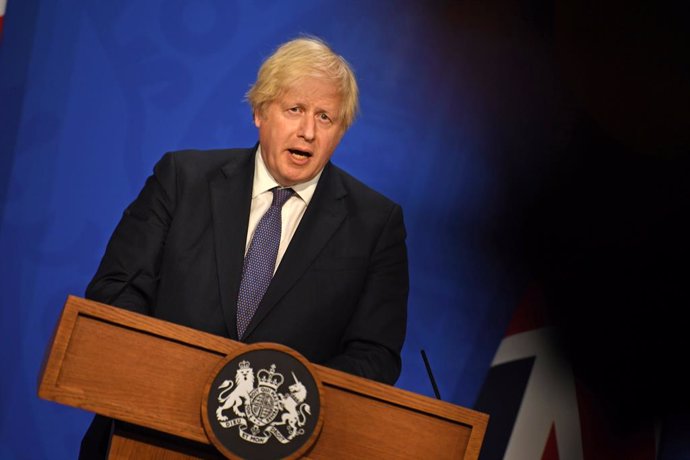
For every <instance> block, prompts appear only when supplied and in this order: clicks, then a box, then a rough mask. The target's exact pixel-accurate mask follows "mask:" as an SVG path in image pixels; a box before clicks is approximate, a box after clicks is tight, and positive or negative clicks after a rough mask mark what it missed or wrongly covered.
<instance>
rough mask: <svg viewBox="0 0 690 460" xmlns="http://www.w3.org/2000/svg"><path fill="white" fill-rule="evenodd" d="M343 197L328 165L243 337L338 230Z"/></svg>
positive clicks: (342, 189) (343, 209)
mask: <svg viewBox="0 0 690 460" xmlns="http://www.w3.org/2000/svg"><path fill="white" fill-rule="evenodd" d="M346 194H347V192H346V190H345V188H344V187H343V185H342V182H341V181H340V177H339V176H338V175H337V173H336V172H335V171H334V170H333V167H332V166H331V164H330V163H328V164H327V165H326V167H325V168H324V170H323V173H322V174H321V178H320V179H319V184H318V186H317V188H316V191H315V192H314V196H313V197H312V200H311V202H310V203H309V206H308V207H307V210H306V211H305V213H304V216H303V217H302V220H301V222H300V224H299V226H298V227H297V230H296V231H295V234H294V236H293V237H292V240H291V241H290V245H289V246H288V248H287V251H285V255H284V256H283V260H282V261H281V263H280V266H279V267H278V270H277V271H276V274H275V275H274V276H273V279H272V280H271V284H270V285H269V287H268V290H267V291H266V294H265V295H264V297H263V299H262V300H261V303H260V304H259V308H258V309H257V310H256V313H255V314H254V317H253V318H252V320H251V322H250V323H249V326H247V330H246V332H245V334H244V337H247V336H249V335H250V334H251V333H252V331H253V330H254V329H255V328H256V327H257V325H258V324H259V323H260V322H261V320H262V319H263V318H264V317H265V316H266V315H267V314H268V313H269V312H270V311H271V309H272V308H273V307H274V306H275V305H276V304H277V303H278V301H279V300H280V299H281V298H282V297H283V296H284V295H285V294H286V293H287V292H288V291H289V290H290V288H291V287H292V286H293V285H294V284H295V283H296V282H297V281H298V280H299V279H300V278H301V277H302V275H303V274H304V272H305V271H306V270H307V269H308V268H309V266H310V265H311V264H312V263H313V262H314V260H315V259H316V257H317V256H318V254H319V252H320V251H321V249H323V247H324V246H325V245H326V243H327V242H328V240H330V239H331V236H332V235H333V233H335V231H336V230H337V229H338V227H340V224H341V223H342V222H343V220H344V219H345V216H346V215H347V210H346V208H345V203H344V200H343V199H342V198H343V197H344V196H345V195H346ZM315 288H316V287H315Z"/></svg>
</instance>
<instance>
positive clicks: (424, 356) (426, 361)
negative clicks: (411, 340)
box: [420, 350, 441, 400]
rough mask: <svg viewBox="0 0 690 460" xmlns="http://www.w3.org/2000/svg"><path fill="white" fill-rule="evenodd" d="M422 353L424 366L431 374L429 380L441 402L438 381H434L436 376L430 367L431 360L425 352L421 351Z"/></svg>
mask: <svg viewBox="0 0 690 460" xmlns="http://www.w3.org/2000/svg"><path fill="white" fill-rule="evenodd" d="M420 351H421V352H422V359H423V360H424V366H425V367H426V372H427V374H429V380H431V386H432V387H433V388H434V394H435V395H436V399H438V400H440V399H441V393H439V392H438V386H436V379H434V374H432V373H431V365H429V360H428V359H427V357H426V353H425V352H424V350H420Z"/></svg>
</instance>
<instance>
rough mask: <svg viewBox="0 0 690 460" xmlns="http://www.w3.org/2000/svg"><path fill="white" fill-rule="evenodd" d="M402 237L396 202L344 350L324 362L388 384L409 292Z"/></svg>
mask: <svg viewBox="0 0 690 460" xmlns="http://www.w3.org/2000/svg"><path fill="white" fill-rule="evenodd" d="M405 236H406V233H405V226H404V223H403V217H402V210H401V209H400V207H399V206H398V205H395V206H393V208H392V210H391V213H390V215H389V216H388V220H387V222H386V224H385V226H384V228H383V231H382V232H381V235H380V237H379V239H378V241H377V243H376V247H375V250H374V252H373V255H372V257H371V260H370V263H369V267H368V272H367V279H366V282H365V284H364V288H363V290H362V293H361V295H360V299H359V304H358V307H357V310H356V312H355V314H354V316H353V318H352V320H351V321H350V324H349V325H348V328H347V330H346V332H345V335H344V337H343V340H342V346H343V353H342V354H340V355H337V356H335V357H334V358H333V359H331V360H330V361H328V362H327V363H325V365H326V366H329V367H332V368H335V369H339V370H342V371H345V372H348V373H351V374H355V375H359V376H363V377H366V378H369V379H372V380H377V381H379V382H384V383H388V384H391V385H392V384H394V383H395V381H396V380H397V379H398V376H399V375H400V370H401V359H400V351H401V349H402V345H403V342H404V340H405V331H406V326H407V296H408V291H409V275H408V268H407V249H406V246H405Z"/></svg>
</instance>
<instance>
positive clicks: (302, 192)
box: [244, 146, 322, 273]
mask: <svg viewBox="0 0 690 460" xmlns="http://www.w3.org/2000/svg"><path fill="white" fill-rule="evenodd" d="M321 172H322V171H319V173H318V174H317V175H316V176H315V177H314V178H313V179H311V180H309V181H307V182H303V183H301V184H296V185H293V186H292V187H291V188H292V189H293V190H294V191H295V193H294V195H292V196H291V197H290V199H288V200H287V202H285V204H284V205H283V210H282V219H281V224H282V225H281V230H280V246H279V247H278V257H277V258H276V266H275V268H274V269H273V273H275V271H276V270H277V269H278V265H280V261H281V260H282V259H283V255H285V251H286V250H287V247H288V245H289V244H290V241H291V240H292V236H293V235H294V234H295V230H297V226H298V225H299V223H300V221H301V220H302V216H303V215H304V211H306V209H307V206H308V205H309V202H310V201H311V198H312V196H314V191H315V190H316V184H317V183H318V182H319V177H321ZM274 187H280V184H279V183H278V182H276V180H275V179H274V178H273V176H271V173H270V172H269V171H268V169H267V168H266V164H265V163H264V160H263V158H262V156H261V146H259V148H258V149H257V150H256V159H255V166H254V185H253V187H252V207H251V210H250V211H249V226H248V228H247V241H246V245H245V247H244V254H245V256H246V255H247V250H249V243H251V241H252V237H253V236H254V231H255V230H256V226H257V225H258V224H259V220H261V217H263V215H264V214H265V213H266V211H267V210H268V208H269V207H270V206H271V202H272V201H273V192H272V191H271V189H272V188H274Z"/></svg>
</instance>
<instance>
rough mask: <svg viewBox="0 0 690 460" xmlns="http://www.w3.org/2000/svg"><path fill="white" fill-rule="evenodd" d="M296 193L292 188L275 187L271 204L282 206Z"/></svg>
mask: <svg viewBox="0 0 690 460" xmlns="http://www.w3.org/2000/svg"><path fill="white" fill-rule="evenodd" d="M293 193H295V191H294V190H292V189H291V188H278V187H276V188H274V189H273V203H271V206H278V207H279V208H282V207H283V205H284V204H285V202H286V201H287V200H288V199H290V197H291V196H292V194H293Z"/></svg>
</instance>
